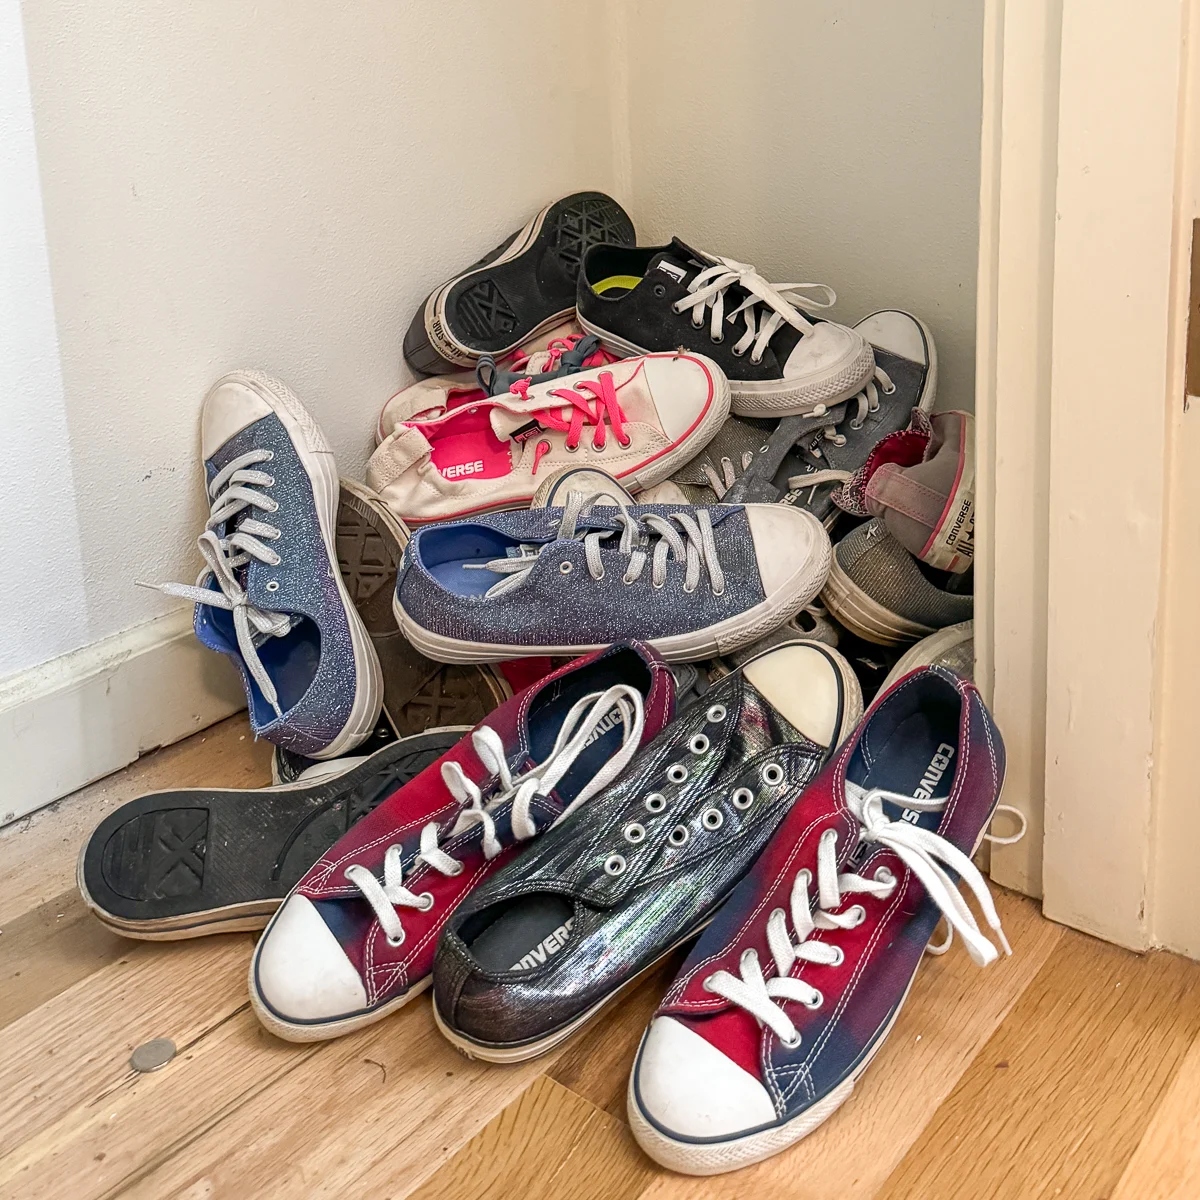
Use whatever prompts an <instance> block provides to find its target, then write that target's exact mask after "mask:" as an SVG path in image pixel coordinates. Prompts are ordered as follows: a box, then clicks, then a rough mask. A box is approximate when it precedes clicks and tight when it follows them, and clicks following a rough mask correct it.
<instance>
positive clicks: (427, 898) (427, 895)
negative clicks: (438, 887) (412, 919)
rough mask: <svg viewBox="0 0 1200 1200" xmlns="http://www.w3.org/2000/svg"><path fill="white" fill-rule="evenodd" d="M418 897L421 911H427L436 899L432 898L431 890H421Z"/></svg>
mask: <svg viewBox="0 0 1200 1200" xmlns="http://www.w3.org/2000/svg"><path fill="white" fill-rule="evenodd" d="M420 899H421V901H422V904H421V908H420V911H421V912H428V911H429V910H430V909H431V908H432V907H433V906H434V904H435V903H436V901H435V900H434V898H433V893H432V892H422V893H421V895H420Z"/></svg>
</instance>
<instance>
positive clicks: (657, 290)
mask: <svg viewBox="0 0 1200 1200" xmlns="http://www.w3.org/2000/svg"><path fill="white" fill-rule="evenodd" d="M654 294H655V295H656V296H657V297H658V298H659V299H660V300H661V299H662V297H663V296H665V295H666V294H667V289H666V288H665V287H663V285H662V284H661V283H656V284H655V285H654Z"/></svg>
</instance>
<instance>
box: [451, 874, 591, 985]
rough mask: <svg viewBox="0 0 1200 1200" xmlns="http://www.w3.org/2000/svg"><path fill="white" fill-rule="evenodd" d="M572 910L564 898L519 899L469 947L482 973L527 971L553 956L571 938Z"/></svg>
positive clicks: (534, 897) (549, 894) (503, 911)
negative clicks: (482, 970) (481, 968)
mask: <svg viewBox="0 0 1200 1200" xmlns="http://www.w3.org/2000/svg"><path fill="white" fill-rule="evenodd" d="M572 916H573V910H572V908H571V904H570V901H568V900H567V899H566V897H565V896H556V895H553V894H552V893H542V894H535V895H532V896H522V897H520V898H519V899H517V900H515V901H514V902H512V903H511V904H509V905H506V906H504V907H503V909H502V911H501V912H500V913H499V915H498V916H497V917H496V919H495V920H493V921H492V922H491V924H489V925H487V926H486V927H485V928H484V929H483V931H482V932H481V933H479V934H477V935H476V937H475V938H474V940H473V941H471V942H469V943H468V945H469V947H470V950H471V954H472V955H473V956H474V958H475V961H476V962H478V963H479V965H480V966H481V967H483V969H484V970H485V971H528V970H531V969H532V968H534V967H538V966H541V965H542V964H543V963H545V962H546V961H547V960H548V959H549V958H550V957H551V956H552V955H554V954H556V953H557V952H558V951H559V950H560V949H561V948H562V947H563V946H564V945H565V944H566V942H567V939H568V938H569V937H570V935H571V922H572Z"/></svg>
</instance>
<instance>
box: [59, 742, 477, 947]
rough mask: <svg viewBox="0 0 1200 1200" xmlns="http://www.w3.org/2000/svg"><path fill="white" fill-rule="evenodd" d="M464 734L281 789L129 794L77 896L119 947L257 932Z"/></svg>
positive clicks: (99, 839) (82, 875) (343, 761)
mask: <svg viewBox="0 0 1200 1200" xmlns="http://www.w3.org/2000/svg"><path fill="white" fill-rule="evenodd" d="M467 732H469V730H468V729H463V728H462V727H455V728H450V729H431V730H429V731H428V732H427V733H419V734H416V735H414V736H413V737H406V738H401V739H400V740H398V741H393V742H391V743H390V744H389V745H387V746H384V747H383V748H382V749H381V750H377V751H376V752H375V753H374V754H372V755H370V756H369V757H366V758H339V759H332V760H330V761H328V762H321V763H318V764H317V765H316V766H314V767H310V768H309V769H308V770H307V771H306V772H304V774H303V775H301V776H300V777H299V778H298V779H297V780H296V781H295V782H294V783H291V784H286V785H283V786H276V787H269V788H259V789H256V790H238V789H234V788H188V789H184V790H179V791H167V792H152V793H150V794H149V795H146V796H139V797H138V798H137V799H136V800H131V801H130V802H129V803H128V804H123V805H122V806H121V807H120V808H118V809H117V810H116V811H115V812H111V813H109V814H108V816H107V817H105V818H104V820H103V821H101V822H100V824H99V825H98V826H97V828H96V831H95V832H94V833H93V834H92V836H91V837H90V838H89V839H88V842H87V844H86V845H85V846H84V848H83V852H82V853H81V854H80V856H79V869H78V883H79V891H80V894H81V895H82V896H83V900H84V903H85V904H86V905H87V906H88V908H90V909H91V910H92V912H93V913H94V914H95V915H96V916H97V917H98V918H99V919H100V920H101V921H102V922H103V923H104V924H105V925H107V926H108V927H109V928H110V929H114V930H116V932H117V933H120V934H122V935H123V936H125V937H131V938H143V939H146V940H150V941H167V940H172V939H175V938H193V937H199V936H201V935H202V934H207V933H227V932H229V931H231V930H235V929H261V928H262V927H263V926H264V925H265V924H266V923H267V921H268V920H270V917H271V914H272V913H273V912H274V911H275V910H276V909H277V908H278V907H279V905H280V902H281V901H282V900H283V898H284V896H286V895H287V894H288V892H289V891H290V890H291V888H292V887H293V886H294V885H295V884H296V882H297V881H298V880H299V878H300V877H301V876H302V875H303V874H304V873H305V872H306V871H307V870H308V869H309V868H310V867H311V866H312V865H313V863H314V862H316V860H317V858H318V857H319V856H320V855H321V854H322V853H323V852H324V851H326V850H328V849H329V847H330V846H332V845H333V843H334V842H336V841H337V840H338V838H340V837H341V836H342V835H343V834H344V833H345V832H346V831H347V830H348V829H349V828H350V827H351V826H352V825H353V824H354V823H355V822H356V821H358V820H359V819H360V818H361V817H364V816H366V814H367V813H369V812H371V811H372V810H373V809H374V808H375V806H376V805H377V804H379V802H380V801H381V800H383V799H384V798H385V797H387V796H390V795H391V794H392V793H393V792H395V791H396V789H397V788H401V787H403V786H404V785H405V784H406V783H408V782H409V781H410V780H411V779H413V778H415V777H416V776H417V775H419V774H420V773H421V772H422V771H423V770H424V769H425V768H426V767H427V766H429V764H430V763H432V762H433V761H434V759H436V758H439V757H440V756H441V755H443V754H444V753H446V751H447V750H449V749H450V748H451V747H452V746H454V745H455V744H456V743H458V742H459V741H461V740H462V737H463V735H464V734H465V733H467Z"/></svg>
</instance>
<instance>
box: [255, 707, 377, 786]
mask: <svg viewBox="0 0 1200 1200" xmlns="http://www.w3.org/2000/svg"><path fill="white" fill-rule="evenodd" d="M395 740H396V731H395V730H394V729H393V728H392V723H391V721H389V720H388V719H387V716H386V714H384V713H380V714H379V720H378V721H376V722H375V728H374V729H372V730H371V733H370V735H369V736H368V737H367V738H366V739H365V740H364V741H362V742H360V743H359V744H358V745H357V746H355V748H354V750H353V752H352V753H350V754H344V755H342V756H341V757H340V758H324V759H321V758H305V757H304V755H303V754H293V753H292V752H291V751H290V750H285V749H284V748H283V747H282V746H276V747H275V749H274V751H273V752H272V754H271V786H272V787H279V786H280V785H281V784H286V783H298V782H299V781H300V780H301V779H326V778H331V777H332V776H334V775H340V774H341V773H342V771H344V770H346V769H347V768H346V764H347V763H350V764H356V763H358V762H360V761H361V760H362V759H363V758H365V757H367V756H369V755H371V754H374V753H375V752H376V751H377V750H382V749H383V748H384V746H390V745H391V744H392V743H393V742H394V741H395Z"/></svg>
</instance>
